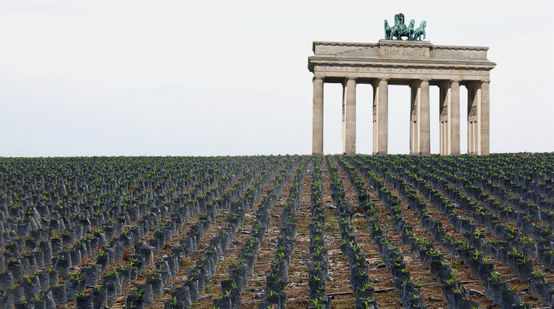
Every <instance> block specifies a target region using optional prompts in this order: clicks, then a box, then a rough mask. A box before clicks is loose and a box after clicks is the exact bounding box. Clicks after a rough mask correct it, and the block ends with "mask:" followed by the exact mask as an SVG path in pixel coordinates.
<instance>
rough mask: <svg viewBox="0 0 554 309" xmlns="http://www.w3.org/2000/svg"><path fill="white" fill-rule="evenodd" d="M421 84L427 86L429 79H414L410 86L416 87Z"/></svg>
mask: <svg viewBox="0 0 554 309" xmlns="http://www.w3.org/2000/svg"><path fill="white" fill-rule="evenodd" d="M421 84H427V85H426V86H429V79H427V78H423V79H416V80H414V81H413V82H412V84H411V85H410V86H412V87H417V86H420V85H421Z"/></svg>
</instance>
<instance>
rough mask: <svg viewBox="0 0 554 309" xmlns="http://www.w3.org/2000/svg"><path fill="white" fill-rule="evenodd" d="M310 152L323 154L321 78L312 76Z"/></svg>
mask: <svg viewBox="0 0 554 309" xmlns="http://www.w3.org/2000/svg"><path fill="white" fill-rule="evenodd" d="M313 84H314V103H313V118H312V154H314V155H323V78H321V77H314V79H313Z"/></svg>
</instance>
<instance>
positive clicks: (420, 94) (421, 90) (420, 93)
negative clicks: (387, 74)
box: [410, 80, 431, 154]
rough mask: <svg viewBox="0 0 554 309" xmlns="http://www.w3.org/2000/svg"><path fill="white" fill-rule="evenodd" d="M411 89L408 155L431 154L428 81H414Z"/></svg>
mask: <svg viewBox="0 0 554 309" xmlns="http://www.w3.org/2000/svg"><path fill="white" fill-rule="evenodd" d="M411 87H412V103H411V113H410V154H429V153H430V152H431V143H430V140H431V132H430V117H429V81H427V80H419V81H415V82H414V83H413V84H412V85H411Z"/></svg>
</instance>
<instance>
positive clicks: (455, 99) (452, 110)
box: [439, 80, 460, 155]
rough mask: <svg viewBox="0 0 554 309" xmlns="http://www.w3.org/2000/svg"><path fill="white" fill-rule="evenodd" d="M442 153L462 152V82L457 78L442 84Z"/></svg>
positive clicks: (453, 153)
mask: <svg viewBox="0 0 554 309" xmlns="http://www.w3.org/2000/svg"><path fill="white" fill-rule="evenodd" d="M439 114H440V116H439V117H440V154H441V155H457V154H460V83H459V81H456V80H451V81H446V82H443V83H442V84H441V86H440V112H439Z"/></svg>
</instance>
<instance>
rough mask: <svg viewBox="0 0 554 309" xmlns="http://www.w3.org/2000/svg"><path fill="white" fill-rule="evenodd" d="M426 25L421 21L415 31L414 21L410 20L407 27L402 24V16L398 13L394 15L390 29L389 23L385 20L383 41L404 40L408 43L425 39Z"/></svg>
mask: <svg viewBox="0 0 554 309" xmlns="http://www.w3.org/2000/svg"><path fill="white" fill-rule="evenodd" d="M426 26H427V23H426V22H425V21H422V22H421V24H420V26H419V27H418V28H417V29H414V27H415V21H414V20H413V19H412V20H410V24H409V26H406V24H405V23H404V14H402V13H399V14H396V15H394V25H393V26H392V27H391V26H390V25H389V22H388V21H387V20H386V19H385V40H394V39H396V40H402V38H404V37H405V38H406V40H408V41H416V40H419V41H421V39H422V38H423V39H425V27H426Z"/></svg>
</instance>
